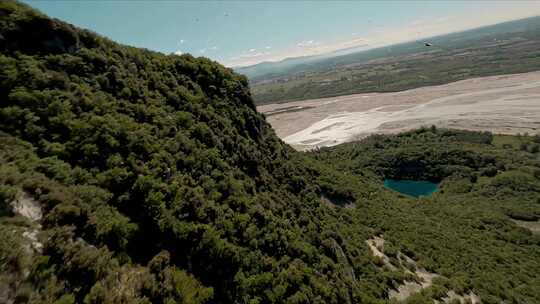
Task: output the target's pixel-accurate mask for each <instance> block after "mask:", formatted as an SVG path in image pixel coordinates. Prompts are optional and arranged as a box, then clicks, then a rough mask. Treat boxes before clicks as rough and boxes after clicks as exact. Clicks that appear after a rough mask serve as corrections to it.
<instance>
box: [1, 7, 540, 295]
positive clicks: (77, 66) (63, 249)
mask: <svg viewBox="0 0 540 304" xmlns="http://www.w3.org/2000/svg"><path fill="white" fill-rule="evenodd" d="M0 50H1V54H0V302H1V303H58V304H60V303H62V304H67V303H87V304H89V303H253V304H254V303H385V302H388V301H395V300H396V299H397V298H396V297H394V296H392V295H393V291H395V290H397V289H399V287H400V285H401V284H403V283H405V282H410V281H415V282H421V281H422V277H421V275H420V274H419V273H420V272H419V271H420V270H422V271H424V270H425V271H430V272H434V273H437V277H436V279H435V280H434V281H433V282H432V285H431V287H427V288H424V289H423V290H422V291H421V292H419V293H414V294H413V295H412V296H411V297H409V298H407V299H405V300H406V301H411V302H415V301H416V302H430V303H431V302H432V299H438V300H443V298H444V297H446V296H447V295H448V292H450V291H451V292H454V293H455V294H458V295H466V294H467V293H470V292H473V293H475V294H476V295H478V296H479V297H480V298H481V299H482V301H483V302H485V303H499V302H501V301H503V300H504V301H506V302H507V303H527V302H528V303H534V302H540V294H539V290H538V288H536V287H535V286H538V285H539V284H540V281H539V280H540V278H539V277H538V275H537V274H538V273H540V238H539V236H538V235H537V234H533V233H532V232H531V231H529V230H527V229H525V228H521V227H520V226H518V225H517V224H516V223H515V222H513V220H527V221H535V220H538V218H539V217H540V205H539V196H538V193H539V191H540V181H539V179H538V178H540V174H539V173H538V172H540V171H538V170H540V165H539V164H538V157H537V156H538V154H535V153H537V152H538V147H536V146H535V143H534V142H533V141H532V138H529V137H524V138H521V139H514V138H511V139H512V140H516V141H518V142H519V144H515V143H514V144H512V143H506V144H505V146H504V147H502V146H497V145H495V144H494V143H492V140H491V137H490V135H489V136H488V135H486V134H477V133H463V134H461V133H459V132H458V133H455V132H454V133H453V131H438V130H427V129H426V130H419V131H417V132H416V133H414V132H413V133H410V134H405V135H401V136H397V137H380V138H371V139H369V140H367V141H366V142H363V143H358V144H353V145H344V146H341V147H338V148H336V149H331V150H323V151H318V152H313V153H308V154H304V153H299V152H295V151H294V150H292V149H291V148H290V147H289V146H287V145H286V144H284V143H283V142H282V141H280V140H279V139H278V138H277V137H276V135H275V134H274V132H273V130H272V129H271V127H270V126H269V125H268V124H267V123H266V121H265V118H264V116H263V115H262V114H259V113H257V112H256V110H255V107H254V104H253V101H252V99H251V96H250V93H249V88H248V86H247V81H246V79H245V78H244V77H243V76H240V75H237V74H235V73H233V72H232V71H231V70H230V69H227V68H225V67H223V66H221V65H219V64H217V63H215V62H212V61H210V60H208V59H205V58H194V57H192V56H190V55H182V56H177V55H163V54H160V53H156V52H152V51H149V50H143V49H137V48H132V47H128V46H122V45H119V44H117V43H115V42H112V41H110V40H108V39H106V38H104V37H101V36H99V35H97V34H95V33H91V32H89V31H86V30H81V29H78V28H76V27H74V26H71V25H69V24H66V23H64V22H62V21H59V20H54V19H50V18H48V17H47V16H44V15H42V14H41V13H39V12H37V11H35V10H33V9H31V8H29V7H28V6H26V5H23V4H20V3H18V2H12V1H2V2H0ZM445 132H446V133H445ZM456 134H457V135H456ZM486 136H487V137H488V139H489V140H485V137H486ZM471 138H472V139H471ZM478 138H480V140H477V139H478ZM418 139H423V140H418ZM415 142H416V143H417V144H415V145H412V146H409V145H410V144H412V143H415ZM432 143H436V144H432ZM449 143H451V144H452V145H453V146H454V147H455V148H454V149H453V150H452V153H450V154H448V153H449V152H448V150H446V151H447V152H444V153H443V152H441V151H443V150H442V149H444V148H447V147H448V146H449ZM512 145H514V146H512ZM534 147H536V148H534ZM428 148H429V149H428ZM381 149H382V150H381ZM426 149H428V150H429V151H433V152H432V153H431V152H430V153H429V154H427V155H431V156H433V157H432V158H425V159H424V158H422V159H419V157H421V156H420V155H422V154H421V153H420V151H425V150H426ZM520 149H521V150H520ZM381 151H385V153H380V152H381ZM405 152H406V153H405ZM404 155H405V156H406V157H404ZM409 158H413V159H414V161H415V162H420V163H422V164H423V166H421V167H418V166H417V167H418V168H417V169H418V170H423V171H421V172H427V173H418V174H417V175H415V176H416V177H424V178H428V179H432V180H435V181H437V182H441V185H443V186H442V188H441V191H440V193H438V194H436V195H434V196H433V197H432V198H424V199H419V200H416V199H411V198H408V197H404V196H402V195H399V194H397V193H394V192H392V191H389V190H386V189H384V188H383V187H382V182H381V181H382V179H383V178H385V177H389V176H392V177H400V174H401V175H402V174H403V172H409V171H400V170H397V171H393V169H392V168H391V167H390V166H391V165H392V166H393V165H398V166H399V165H400V164H402V163H400V162H399V160H407V159H409ZM446 158H449V159H451V160H452V162H450V164H451V166H452V167H449V168H445V167H444V164H445V162H444V160H445V159H446ZM370 159H373V161H370ZM435 160H436V161H437V162H436V166H434V167H433V168H432V165H431V164H432V163H433V162H434V161H435ZM418 172H420V171H418ZM460 172H461V173H462V174H461V173H460ZM460 174H461V175H460ZM454 180H455V181H456V182H457V183H460V184H458V185H461V184H463V186H459V187H456V186H454V185H455V184H454V182H453V181H454ZM434 223H438V224H439V225H438V226H437V225H434ZM375 236H380V237H381V238H384V239H385V240H386V242H387V243H386V245H385V247H384V254H385V256H388V259H389V260H388V261H387V260H385V259H384V258H381V256H377V255H374V251H373V249H370V247H369V246H368V243H369V242H366V241H367V240H371V239H372V238H373V237H375ZM381 249H382V248H381ZM403 257H407V259H408V260H407V261H408V263H404V262H403V263H402V259H403ZM471 265H473V266H471ZM415 269H416V270H415Z"/></svg>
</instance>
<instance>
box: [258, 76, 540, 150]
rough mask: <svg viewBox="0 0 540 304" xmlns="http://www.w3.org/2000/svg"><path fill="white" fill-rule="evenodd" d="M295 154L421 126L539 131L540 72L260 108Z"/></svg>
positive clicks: (494, 130) (501, 130) (505, 132)
mask: <svg viewBox="0 0 540 304" xmlns="http://www.w3.org/2000/svg"><path fill="white" fill-rule="evenodd" d="M258 110H259V111H260V112H263V113H265V114H270V115H267V120H268V122H269V123H270V124H271V125H272V126H273V128H274V129H275V130H276V132H277V135H278V136H279V137H280V138H282V139H283V140H284V141H285V142H287V143H289V144H291V145H292V146H293V147H295V148H296V149H298V150H307V149H312V148H316V147H324V146H334V145H337V144H340V143H344V142H348V141H352V140H356V139H360V138H362V137H365V136H368V135H370V134H373V133H399V132H402V131H406V130H410V129H414V128H418V127H421V126H431V125H436V126H438V127H448V128H456V129H468V130H478V131H491V132H494V133H501V134H517V133H525V132H528V133H530V134H535V133H539V130H540V72H531V73H524V74H513V75H502V76H491V77H482V78H474V79H468V80H462V81H458V82H454V83H450V84H445V85H440V86H431V87H423V88H417V89H412V90H407V91H402V92H395V93H370V94H356V95H348V96H339V97H334V98H321V99H313V100H304V101H296V102H289V103H282V104H269V105H264V106H260V107H258Z"/></svg>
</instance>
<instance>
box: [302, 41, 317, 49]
mask: <svg viewBox="0 0 540 304" xmlns="http://www.w3.org/2000/svg"><path fill="white" fill-rule="evenodd" d="M319 44H320V43H319V42H317V41H315V40H304V41H300V42H298V43H297V44H296V46H299V47H306V48H310V47H315V46H317V45H319Z"/></svg>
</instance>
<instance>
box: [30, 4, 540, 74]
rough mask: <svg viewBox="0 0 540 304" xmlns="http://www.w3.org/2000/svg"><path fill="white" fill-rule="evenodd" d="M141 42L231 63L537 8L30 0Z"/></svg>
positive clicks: (389, 39)
mask: <svg viewBox="0 0 540 304" xmlns="http://www.w3.org/2000/svg"><path fill="white" fill-rule="evenodd" d="M25 2H27V3H29V4H30V5H32V6H33V7H35V8H38V9H39V10H41V11H42V12H44V13H46V14H48V15H49V16H52V17H56V18H60V19H62V20H65V21H68V22H70V23H72V24H75V25H77V26H80V27H83V28H88V29H91V30H93V31H95V32H98V33H100V34H102V35H104V36H107V37H109V38H111V39H113V40H116V41H119V42H121V43H124V44H128V45H133V46H137V47H145V48H149V49H152V50H156V51H160V52H164V53H172V52H179V53H180V52H183V53H192V54H193V55H195V56H206V57H209V58H212V59H214V60H217V61H219V62H221V63H224V64H226V65H229V66H241V65H248V64H254V63H257V62H261V61H276V60H281V59H283V58H287V57H296V56H305V55H314V54H321V53H328V52H331V51H335V50H338V49H343V48H348V47H355V48H358V49H363V48H372V47H376V46H381V45H387V44H392V43H396V42H402V41H410V40H415V39H420V38H422V37H426V36H431V35H435V34H441V33H447V32H452V31H456V30H462V29H467V28H473V27H477V26H480V25H486V24H493V23H497V22H500V21H505V20H511V19H517V18H521V17H526V16H531V15H539V14H540V3H539V2H536V1H523V2H519V1H513V2H505V1H476V2H471V1H456V0H453V1H425V0H424V1H404V0H401V1H374V2H372V1H343V2H340V1H332V2H324V1H305V2H304V1H250V2H249V1H219V2H212V1H201V2H190V1H153V2H152V1H59V0H54V1H45V0H39V1H31V0H26V1H25Z"/></svg>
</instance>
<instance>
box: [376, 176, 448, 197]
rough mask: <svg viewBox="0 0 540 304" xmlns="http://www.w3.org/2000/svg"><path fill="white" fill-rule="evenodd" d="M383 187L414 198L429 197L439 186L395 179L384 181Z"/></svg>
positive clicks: (424, 182) (425, 182) (426, 182)
mask: <svg viewBox="0 0 540 304" xmlns="http://www.w3.org/2000/svg"><path fill="white" fill-rule="evenodd" d="M384 186H385V187H387V188H389V189H392V190H394V191H397V192H400V193H403V194H406V195H409V196H414V197H419V196H429V195H431V194H433V192H435V191H437V189H438V188H439V185H437V184H435V183H432V182H428V181H414V180H397V179H385V180H384Z"/></svg>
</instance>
